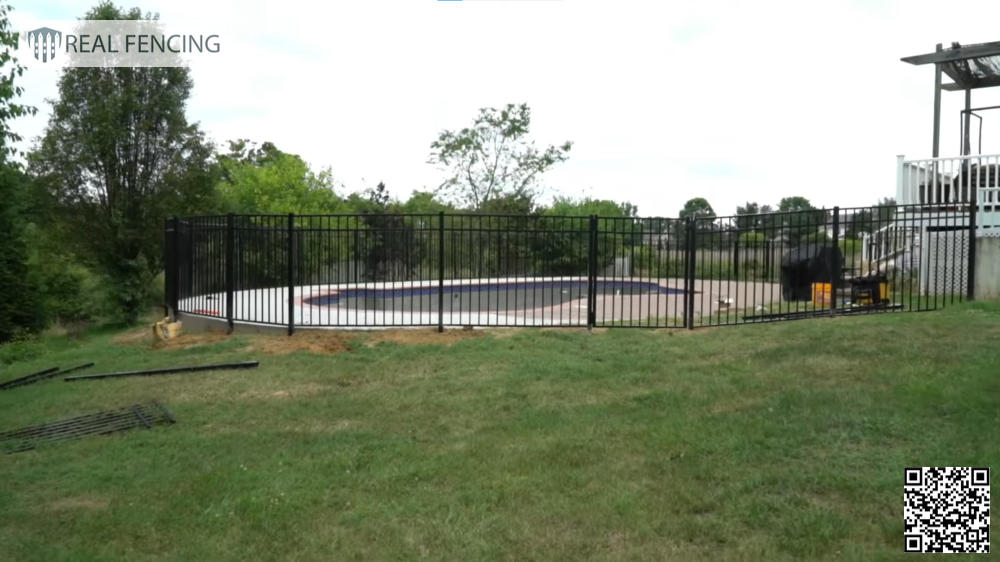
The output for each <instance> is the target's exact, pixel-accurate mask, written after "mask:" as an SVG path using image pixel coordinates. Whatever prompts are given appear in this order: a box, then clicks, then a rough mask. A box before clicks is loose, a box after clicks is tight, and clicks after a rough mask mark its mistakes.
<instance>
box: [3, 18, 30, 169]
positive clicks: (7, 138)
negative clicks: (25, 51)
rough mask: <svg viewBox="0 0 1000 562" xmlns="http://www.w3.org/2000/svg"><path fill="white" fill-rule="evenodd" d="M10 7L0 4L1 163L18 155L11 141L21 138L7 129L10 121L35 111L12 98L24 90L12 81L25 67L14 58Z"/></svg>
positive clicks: (14, 48)
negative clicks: (8, 15) (9, 14)
mask: <svg viewBox="0 0 1000 562" xmlns="http://www.w3.org/2000/svg"><path fill="white" fill-rule="evenodd" d="M10 10H11V7H10V6H9V5H7V4H0V162H5V161H6V160H7V158H8V157H10V156H15V155H16V154H17V149H16V148H15V147H14V146H13V143H16V142H19V141H20V140H21V136H20V135H18V134H17V133H15V132H14V131H13V130H12V129H11V128H10V124H9V121H10V120H12V119H16V118H18V117H21V116H23V115H34V114H35V112H36V111H37V108H35V107H32V106H30V105H24V104H21V103H17V102H16V101H15V99H16V98H17V97H19V96H20V95H21V93H22V92H23V91H24V89H23V88H21V87H20V86H18V85H17V84H15V82H14V81H15V79H18V78H20V77H21V76H22V75H23V74H24V66H22V65H21V64H19V63H18V62H17V58H16V57H14V52H16V51H17V41H18V34H17V33H15V32H14V31H12V30H11V28H10V20H9V19H8V17H7V14H8V13H10Z"/></svg>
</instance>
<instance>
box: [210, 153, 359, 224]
mask: <svg viewBox="0 0 1000 562" xmlns="http://www.w3.org/2000/svg"><path fill="white" fill-rule="evenodd" d="M219 166H220V168H221V172H220V175H221V180H220V182H219V186H218V192H219V195H220V197H221V198H222V203H223V207H224V209H225V210H227V211H230V212H234V213H241V214H284V213H297V214H304V213H335V212H338V211H341V210H343V206H344V203H343V200H342V199H341V198H340V197H338V196H337V194H336V192H335V191H334V181H333V175H332V174H331V173H330V171H329V170H323V171H321V172H319V173H314V172H313V171H312V170H310V169H309V165H308V164H306V162H305V161H304V160H302V158H300V157H299V156H298V155H295V154H288V153H286V152H282V151H281V150H278V148H277V147H276V146H274V144H272V143H270V142H264V143H263V144H261V145H259V146H258V145H257V144H256V143H252V142H249V141H247V140H245V139H241V140H238V141H230V143H229V153H228V154H226V155H224V156H220V157H219Z"/></svg>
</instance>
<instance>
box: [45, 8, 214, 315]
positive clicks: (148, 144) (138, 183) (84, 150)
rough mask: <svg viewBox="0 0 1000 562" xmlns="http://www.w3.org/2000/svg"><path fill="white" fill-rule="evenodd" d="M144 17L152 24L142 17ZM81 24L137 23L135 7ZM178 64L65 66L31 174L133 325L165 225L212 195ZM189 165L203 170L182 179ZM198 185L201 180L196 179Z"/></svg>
mask: <svg viewBox="0 0 1000 562" xmlns="http://www.w3.org/2000/svg"><path fill="white" fill-rule="evenodd" d="M145 18H146V19H155V18H154V17H153V16H152V15H150V14H147V15H146V16H145ZM86 19H90V20H119V19H132V20H137V19H142V13H141V11H140V10H139V9H138V8H133V9H131V10H128V11H124V10H121V9H119V8H117V7H115V6H114V5H113V4H110V3H102V4H100V5H99V6H97V7H96V8H94V9H93V10H91V11H90V12H89V13H88V14H87V16H86ZM191 87H192V83H191V78H190V74H189V71H188V69H186V68H183V67H160V68H109V67H95V68H83V67H71V68H67V69H66V70H64V71H63V74H62V76H61V77H60V79H59V99H58V100H57V101H55V102H54V104H53V108H52V116H51V118H50V120H49V123H48V126H47V128H46V131H45V133H44V136H43V138H42V142H41V144H40V146H39V147H38V149H37V151H36V152H35V153H34V154H33V155H32V156H31V157H30V162H31V169H32V171H33V172H34V173H35V174H36V175H37V176H39V177H40V178H42V179H43V181H44V182H45V183H46V185H47V186H48V188H49V189H51V190H52V191H53V193H54V194H55V195H56V197H57V199H58V201H59V202H60V205H61V207H62V210H63V211H64V212H63V218H64V220H66V221H68V224H70V225H71V229H70V231H71V234H72V236H73V237H74V240H75V241H78V245H79V249H80V251H81V252H83V253H84V254H85V256H86V257H87V258H89V259H91V260H92V261H93V262H94V263H96V264H97V265H98V266H99V267H100V269H101V270H102V271H103V272H104V273H105V274H106V275H107V277H108V278H109V280H110V281H111V283H112V285H113V289H114V290H113V291H112V292H113V294H114V295H115V296H116V298H117V299H118V308H119V312H120V313H121V314H122V317H123V319H125V320H126V321H129V322H134V321H135V320H136V319H137V318H138V314H139V311H140V308H141V307H142V305H143V303H144V302H145V299H146V296H147V292H148V287H149V286H150V284H151V283H150V282H151V280H152V277H153V276H154V275H155V274H156V272H158V271H159V270H160V269H161V267H162V263H161V261H162V252H161V245H162V225H163V222H164V219H165V218H166V217H167V216H169V215H170V214H172V212H173V211H174V210H175V209H176V208H178V207H179V206H180V207H187V208H192V207H196V206H197V205H196V204H191V205H188V204H186V202H187V201H190V200H201V199H204V198H206V197H210V193H211V191H212V189H213V188H214V185H213V183H212V182H211V181H210V180H211V173H208V172H207V170H209V169H210V168H211V163H210V162H209V161H208V160H207V155H209V154H211V151H210V150H208V149H206V148H205V146H204V144H205V143H204V142H203V138H202V136H201V134H200V133H199V131H198V129H197V127H196V126H195V125H191V124H189V123H188V122H187V119H186V117H185V114H184V106H185V102H186V101H187V98H188V96H189V95H190V93H191ZM192 166H194V167H195V168H197V169H198V170H199V171H200V172H199V173H189V171H190V168H191V167H192ZM193 180H198V181H193Z"/></svg>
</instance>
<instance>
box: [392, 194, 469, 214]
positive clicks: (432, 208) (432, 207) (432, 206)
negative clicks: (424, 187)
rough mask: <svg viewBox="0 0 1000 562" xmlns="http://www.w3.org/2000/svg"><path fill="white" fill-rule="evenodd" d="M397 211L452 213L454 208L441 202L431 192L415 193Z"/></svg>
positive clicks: (400, 204) (399, 205) (398, 206)
mask: <svg viewBox="0 0 1000 562" xmlns="http://www.w3.org/2000/svg"><path fill="white" fill-rule="evenodd" d="M397 210H398V211H399V212H401V213H439V212H446V213H448V212H452V211H454V210H455V208H454V207H452V206H451V205H449V204H448V203H445V202H443V201H439V200H438V199H437V196H436V195H435V194H434V193H433V192H431V191H414V192H413V193H411V194H410V198H409V199H407V200H406V201H404V202H402V203H399V204H398V205H397Z"/></svg>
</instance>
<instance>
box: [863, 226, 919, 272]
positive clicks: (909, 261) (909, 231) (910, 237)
mask: <svg viewBox="0 0 1000 562" xmlns="http://www.w3.org/2000/svg"><path fill="white" fill-rule="evenodd" d="M919 246H920V229H919V228H917V227H913V226H899V225H887V226H884V227H882V228H880V229H879V230H876V231H875V232H872V233H870V234H868V233H866V234H864V235H863V236H862V247H861V258H862V261H863V262H864V263H865V264H867V265H866V267H867V269H870V270H886V269H891V268H893V267H896V268H900V269H910V268H913V267H916V265H917V262H918V261H919V254H918V252H917V250H918V249H919Z"/></svg>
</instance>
